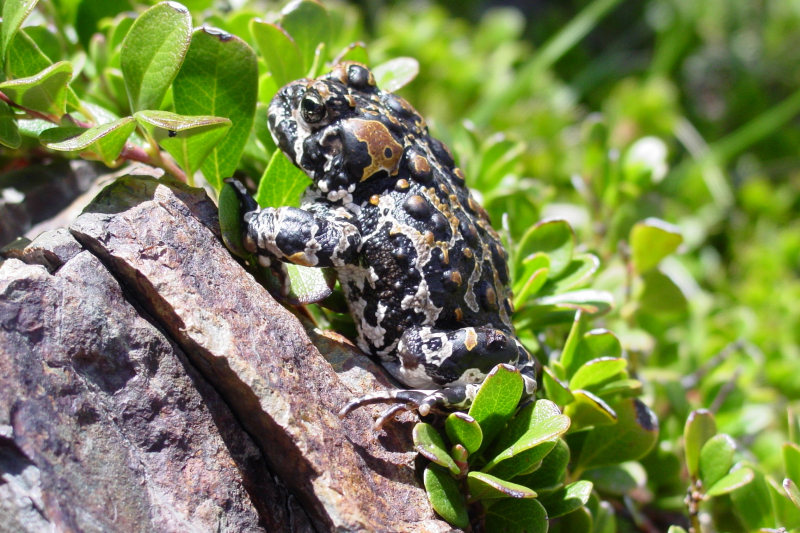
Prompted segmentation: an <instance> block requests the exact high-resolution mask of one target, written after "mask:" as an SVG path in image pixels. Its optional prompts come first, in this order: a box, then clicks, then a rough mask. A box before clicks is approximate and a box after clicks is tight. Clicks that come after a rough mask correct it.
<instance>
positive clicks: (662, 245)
mask: <svg viewBox="0 0 800 533" xmlns="http://www.w3.org/2000/svg"><path fill="white" fill-rule="evenodd" d="M682 242H683V237H682V236H681V233H680V229H678V227H677V226H673V225H672V224H668V223H667V222H664V221H663V220H659V219H657V218H648V219H646V220H643V221H642V222H637V223H636V224H635V225H634V226H633V228H632V229H631V234H630V247H631V260H632V261H633V267H634V268H635V269H636V272H638V273H640V274H641V273H643V272H647V271H648V270H650V269H651V268H653V267H655V266H656V265H657V264H658V263H659V262H660V261H661V260H662V259H664V258H665V257H666V256H668V255H669V254H671V253H672V252H674V251H675V250H677V248H678V246H679V245H680V244H681V243H682Z"/></svg>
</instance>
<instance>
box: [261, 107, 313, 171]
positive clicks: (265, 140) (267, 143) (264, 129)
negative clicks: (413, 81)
mask: <svg viewBox="0 0 800 533" xmlns="http://www.w3.org/2000/svg"><path fill="white" fill-rule="evenodd" d="M253 131H254V132H255V134H256V139H258V141H259V142H260V143H261V144H262V145H264V148H266V149H267V150H268V151H269V152H272V151H274V150H275V142H274V141H273V140H272V134H271V133H270V132H269V106H268V105H267V104H261V103H259V104H257V105H256V116H255V118H254V119H253ZM298 170H300V169H298ZM308 183H311V181H310V180H309V181H308Z"/></svg>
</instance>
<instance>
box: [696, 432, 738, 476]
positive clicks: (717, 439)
mask: <svg viewBox="0 0 800 533" xmlns="http://www.w3.org/2000/svg"><path fill="white" fill-rule="evenodd" d="M735 451H736V442H735V441H734V440H733V439H732V438H731V437H730V435H726V434H724V433H722V434H719V435H715V436H714V437H711V438H710V439H708V441H706V443H705V444H704V445H703V447H702V448H701V449H700V462H699V474H700V479H701V480H702V481H703V487H705V489H706V490H708V489H710V488H711V487H712V486H714V484H716V483H717V481H719V480H720V479H722V478H723V477H725V475H726V474H727V473H728V471H729V470H730V469H731V466H733V454H734V452H735Z"/></svg>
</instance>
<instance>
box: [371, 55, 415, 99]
mask: <svg viewBox="0 0 800 533" xmlns="http://www.w3.org/2000/svg"><path fill="white" fill-rule="evenodd" d="M372 74H373V76H375V84H376V85H377V86H378V87H380V88H381V89H383V90H384V91H389V92H392V93H393V92H395V91H397V90H399V89H402V88H403V87H405V86H406V85H408V84H409V83H411V81H412V80H413V79H414V78H416V77H417V74H419V62H418V61H417V60H416V59H414V58H413V57H396V58H394V59H390V60H389V61H386V62H385V63H381V64H380V65H377V66H376V67H375V68H373V69H372Z"/></svg>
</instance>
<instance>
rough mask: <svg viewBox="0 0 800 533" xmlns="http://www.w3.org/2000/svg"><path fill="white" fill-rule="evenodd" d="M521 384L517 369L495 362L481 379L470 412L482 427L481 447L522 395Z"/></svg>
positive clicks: (503, 422) (504, 420)
mask: <svg viewBox="0 0 800 533" xmlns="http://www.w3.org/2000/svg"><path fill="white" fill-rule="evenodd" d="M522 390H523V383H522V376H520V374H519V370H517V369H516V368H514V367H513V366H511V365H497V366H496V367H494V368H493V369H492V370H491V371H490V372H489V374H488V375H487V376H486V379H485V380H484V381H483V385H481V388H480V390H479V391H478V394H477V395H476V397H475V400H474V402H473V403H472V406H471V407H470V409H469V415H470V416H471V417H472V418H474V419H475V421H476V422H478V424H480V426H481V431H482V432H483V442H482V443H481V449H484V448H486V446H488V445H489V444H491V442H492V440H494V438H495V437H496V436H497V434H498V433H499V432H500V430H501V429H503V426H505V425H506V422H508V421H509V420H510V419H511V417H512V416H513V414H514V412H515V411H516V410H517V404H519V400H520V398H521V397H522Z"/></svg>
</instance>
